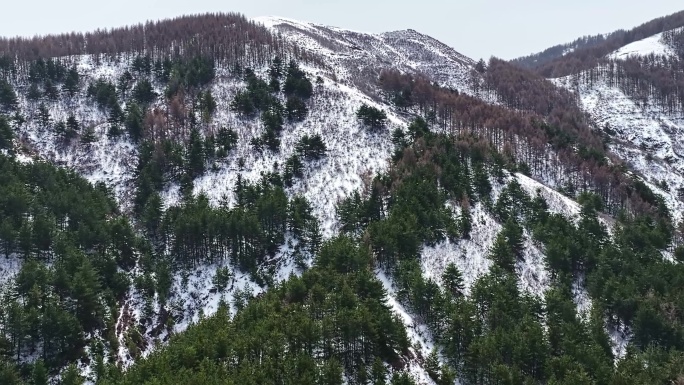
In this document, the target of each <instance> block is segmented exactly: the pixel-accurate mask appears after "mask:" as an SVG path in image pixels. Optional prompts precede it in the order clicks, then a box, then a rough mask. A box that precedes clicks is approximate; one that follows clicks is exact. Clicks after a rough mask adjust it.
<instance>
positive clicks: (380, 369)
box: [371, 358, 387, 385]
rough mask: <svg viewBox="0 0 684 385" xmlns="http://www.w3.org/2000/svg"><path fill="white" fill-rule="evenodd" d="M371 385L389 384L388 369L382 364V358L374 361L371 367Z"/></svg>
mask: <svg viewBox="0 0 684 385" xmlns="http://www.w3.org/2000/svg"><path fill="white" fill-rule="evenodd" d="M371 384H372V385H385V384H387V368H385V364H383V363H382V360H380V358H376V359H375V361H373V366H372V367H371Z"/></svg>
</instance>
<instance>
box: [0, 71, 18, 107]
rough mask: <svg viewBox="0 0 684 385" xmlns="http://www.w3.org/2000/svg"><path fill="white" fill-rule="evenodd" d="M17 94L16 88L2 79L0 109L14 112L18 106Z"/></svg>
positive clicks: (0, 83)
mask: <svg viewBox="0 0 684 385" xmlns="http://www.w3.org/2000/svg"><path fill="white" fill-rule="evenodd" d="M18 103H19V102H18V99H17V94H16V92H14V88H13V87H12V85H11V84H9V83H8V82H7V81H6V80H4V79H0V108H2V109H3V110H5V111H12V110H14V109H15V108H17V105H18Z"/></svg>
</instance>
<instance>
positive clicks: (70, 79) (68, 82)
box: [62, 67, 81, 98]
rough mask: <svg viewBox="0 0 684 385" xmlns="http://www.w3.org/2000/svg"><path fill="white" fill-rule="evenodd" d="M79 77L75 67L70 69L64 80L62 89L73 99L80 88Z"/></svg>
mask: <svg viewBox="0 0 684 385" xmlns="http://www.w3.org/2000/svg"><path fill="white" fill-rule="evenodd" d="M80 81H81V80H80V76H79V74H78V70H76V67H71V68H70V69H69V71H68V72H67V75H66V78H65V79H64V85H63V86H62V88H63V89H64V92H66V93H67V94H68V95H69V96H70V97H72V98H73V97H74V95H76V93H77V92H78V90H79V88H80V86H79V84H80Z"/></svg>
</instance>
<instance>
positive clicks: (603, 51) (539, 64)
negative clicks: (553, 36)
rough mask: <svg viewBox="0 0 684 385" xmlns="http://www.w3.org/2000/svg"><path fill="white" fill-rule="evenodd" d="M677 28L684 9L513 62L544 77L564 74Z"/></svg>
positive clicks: (683, 16)
mask: <svg viewBox="0 0 684 385" xmlns="http://www.w3.org/2000/svg"><path fill="white" fill-rule="evenodd" d="M680 27H684V12H677V13H674V14H672V15H668V16H664V17H660V18H657V19H654V20H651V21H649V22H647V23H644V24H642V25H640V26H638V27H635V28H633V29H630V30H618V31H615V32H612V33H609V34H607V35H605V36H603V35H597V36H593V37H591V36H589V37H585V38H580V39H578V40H577V41H575V42H574V43H570V44H566V45H560V46H556V47H552V48H549V49H547V50H546V51H543V52H541V53H538V54H533V55H530V56H526V57H522V58H519V59H515V60H513V61H512V62H513V63H514V64H516V65H519V66H521V67H524V68H529V69H532V70H533V71H535V72H537V73H539V74H540V75H542V76H544V77H547V78H551V77H553V78H557V77H562V76H567V75H571V74H575V73H578V72H581V71H584V70H588V69H590V68H592V67H594V66H595V65H597V64H599V63H600V62H601V61H602V60H603V58H604V57H605V56H606V55H608V54H609V53H611V52H613V51H615V50H617V49H618V48H620V47H623V46H625V45H627V44H629V43H632V42H635V41H638V40H641V39H644V38H647V37H649V36H653V35H655V34H658V33H661V32H666V31H670V30H674V29H677V28H680Z"/></svg>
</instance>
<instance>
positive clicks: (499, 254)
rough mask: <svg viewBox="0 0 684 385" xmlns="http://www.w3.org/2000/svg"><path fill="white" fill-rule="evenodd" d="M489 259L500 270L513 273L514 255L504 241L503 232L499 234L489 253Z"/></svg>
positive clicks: (506, 241)
mask: <svg viewBox="0 0 684 385" xmlns="http://www.w3.org/2000/svg"><path fill="white" fill-rule="evenodd" d="M489 257H490V258H491V259H492V260H493V261H494V263H495V264H496V265H497V266H499V267H500V268H501V269H503V270H505V271H508V272H510V273H514V272H515V259H516V255H515V252H514V251H513V249H512V248H511V246H510V245H509V243H508V240H507V239H506V235H505V234H504V232H503V231H502V232H500V233H499V234H498V235H497V236H496V239H495V240H494V244H493V245H492V248H491V249H490V251H489Z"/></svg>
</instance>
